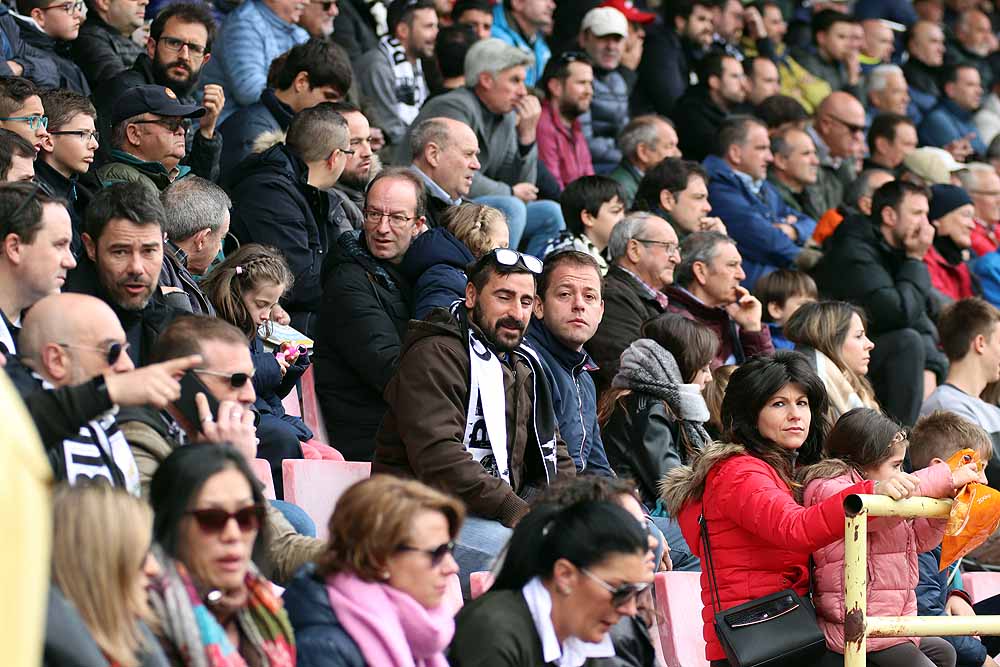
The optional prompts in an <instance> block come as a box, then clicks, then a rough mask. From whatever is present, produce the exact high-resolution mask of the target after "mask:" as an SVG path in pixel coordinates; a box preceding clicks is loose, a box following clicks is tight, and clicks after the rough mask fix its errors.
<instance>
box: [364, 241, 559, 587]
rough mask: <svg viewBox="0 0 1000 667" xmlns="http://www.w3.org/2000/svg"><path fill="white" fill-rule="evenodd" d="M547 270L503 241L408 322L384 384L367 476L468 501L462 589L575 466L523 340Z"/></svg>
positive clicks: (460, 553) (461, 545) (460, 550)
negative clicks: (383, 408) (461, 283)
mask: <svg viewBox="0 0 1000 667" xmlns="http://www.w3.org/2000/svg"><path fill="white" fill-rule="evenodd" d="M541 271H542V263H541V261H540V260H538V259H537V258H535V257H532V256H530V255H524V254H521V253H518V252H516V251H514V250H511V249H508V248H498V249H496V250H494V251H492V252H490V253H488V254H486V255H484V256H483V257H482V258H481V259H479V260H478V261H477V262H476V263H475V265H473V266H472V268H471V269H470V270H469V282H468V285H467V286H466V289H465V301H464V302H456V303H455V304H454V305H453V306H452V308H451V309H450V310H446V309H443V308H439V309H436V310H434V311H433V312H432V313H431V314H430V315H429V316H428V317H427V318H426V319H425V320H411V321H410V324H409V331H408V334H407V337H406V342H405V343H404V345H403V348H402V350H401V352H400V357H399V370H398V371H397V372H396V374H395V375H394V376H393V378H392V379H391V380H390V381H389V383H388V386H387V387H386V389H385V399H386V402H387V403H388V410H387V412H386V413H385V418H384V419H383V420H382V426H381V428H380V429H379V431H378V437H377V441H376V448H375V461H374V464H373V466H372V472H373V473H388V474H393V475H398V476H401V477H409V478H415V479H417V480H419V481H421V482H424V483H425V484H429V485H431V486H433V487H435V488H438V489H441V490H443V491H445V492H447V493H452V494H454V495H455V496H457V497H458V498H459V499H461V500H462V501H463V502H464V503H465V505H466V507H467V509H468V516H467V517H466V521H465V523H464V525H463V526H462V531H461V533H460V534H459V535H458V537H457V539H456V545H455V547H456V548H455V560H456V561H457V562H458V565H459V568H460V571H461V572H460V577H461V578H462V586H463V588H464V587H465V586H467V578H468V575H469V573H471V572H476V571H481V570H484V569H488V568H489V566H490V564H491V562H492V560H493V559H494V558H495V557H496V555H497V554H498V553H499V552H500V549H501V548H502V547H503V545H504V544H505V543H506V540H507V539H508V538H509V537H510V529H511V527H513V526H514V525H515V524H516V523H517V522H518V521H519V520H520V519H521V517H523V516H524V515H525V514H527V512H528V510H529V508H530V505H531V503H532V501H533V500H534V499H535V498H536V497H537V496H538V495H539V493H540V492H541V491H543V490H544V489H545V487H547V486H548V485H549V484H551V483H553V482H554V481H555V480H556V479H558V478H561V477H563V476H567V477H571V476H573V475H575V474H576V468H575V466H574V465H573V462H572V460H571V459H570V458H569V456H568V454H567V452H566V446H565V444H564V443H563V442H562V441H561V440H560V439H559V436H558V430H557V428H558V425H557V423H556V420H555V416H554V413H553V405H552V397H551V393H550V389H549V384H548V382H544V381H542V380H541V376H542V375H543V374H544V372H545V371H544V370H543V368H542V367H541V364H540V363H539V361H538V359H537V358H536V357H535V356H534V355H533V354H532V353H531V352H530V351H528V350H526V349H525V348H524V347H522V345H521V343H522V341H523V339H524V333H525V330H526V329H527V327H528V323H529V321H530V319H531V313H532V309H533V308H534V305H535V283H536V281H537V279H538V276H539V275H540V274H541ZM514 406H516V408H515V407H514Z"/></svg>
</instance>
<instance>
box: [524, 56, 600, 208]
mask: <svg viewBox="0 0 1000 667" xmlns="http://www.w3.org/2000/svg"><path fill="white" fill-rule="evenodd" d="M541 85H542V87H543V88H544V89H545V101H544V102H542V115H541V117H540V118H539V120H538V130H537V132H538V159H539V160H541V162H542V164H544V165H545V166H546V168H547V169H548V170H549V173H550V174H552V177H553V178H555V180H556V182H557V183H558V184H559V189H560V190H562V188H565V187H566V186H567V185H568V184H569V183H572V182H573V181H575V180H576V179H578V178H580V177H581V176H593V175H594V165H593V163H592V161H591V157H590V147H589V146H588V145H587V138H586V137H585V136H584V134H583V126H582V125H581V123H580V118H581V116H583V114H585V113H587V111H589V110H590V101H591V100H592V99H593V98H594V69H593V67H592V66H591V64H590V59H589V58H588V57H587V56H586V55H584V54H574V53H572V52H571V53H564V54H562V55H560V56H556V57H555V58H553V59H552V60H550V61H549V64H548V65H546V66H545V73H544V74H543V75H542V82H541Z"/></svg>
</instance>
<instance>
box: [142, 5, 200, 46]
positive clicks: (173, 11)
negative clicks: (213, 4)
mask: <svg viewBox="0 0 1000 667" xmlns="http://www.w3.org/2000/svg"><path fill="white" fill-rule="evenodd" d="M172 18H176V19H177V20H178V21H180V22H181V23H200V24H202V25H203V26H205V31H206V32H207V33H208V39H207V40H206V41H205V53H208V52H209V51H211V50H212V41H213V40H214V39H215V29H216V25H215V19H214V18H213V17H212V12H211V11H210V10H209V5H208V4H206V3H203V2H174V3H170V4H168V5H167V6H165V7H164V8H163V9H162V10H161V11H160V13H159V14H157V15H156V18H155V19H153V23H152V25H150V26H149V36H150V37H151V38H152V40H153V41H154V42H158V41H160V36H161V35H162V34H163V29H164V28H165V27H166V26H167V21H169V20H170V19H172Z"/></svg>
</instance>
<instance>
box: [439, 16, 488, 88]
mask: <svg viewBox="0 0 1000 667" xmlns="http://www.w3.org/2000/svg"><path fill="white" fill-rule="evenodd" d="M477 41H479V40H478V39H477V38H476V31H475V29H474V28H473V27H472V26H470V25H466V24H464V23H456V24H454V25H449V26H445V27H443V28H441V30H439V31H438V36H437V41H436V42H435V44H434V53H435V55H437V60H438V66H439V67H440V68H441V76H443V77H444V78H446V79H453V78H455V77H456V76H462V74H464V72H465V54H467V53H468V52H469V48H470V47H472V45H473V44H475V43H476V42H477Z"/></svg>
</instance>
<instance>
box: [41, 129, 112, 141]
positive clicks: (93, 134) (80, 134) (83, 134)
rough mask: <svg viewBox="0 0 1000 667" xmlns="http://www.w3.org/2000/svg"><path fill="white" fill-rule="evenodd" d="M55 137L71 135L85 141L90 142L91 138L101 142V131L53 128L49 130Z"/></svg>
mask: <svg viewBox="0 0 1000 667" xmlns="http://www.w3.org/2000/svg"><path fill="white" fill-rule="evenodd" d="M49 134H51V135H52V136H55V137H65V136H73V137H76V138H78V139H83V141H84V142H85V143H88V144H89V143H90V142H91V140H93V141H96V142H97V143H101V133H100V132H98V131H97V130H53V131H51V132H49Z"/></svg>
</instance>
